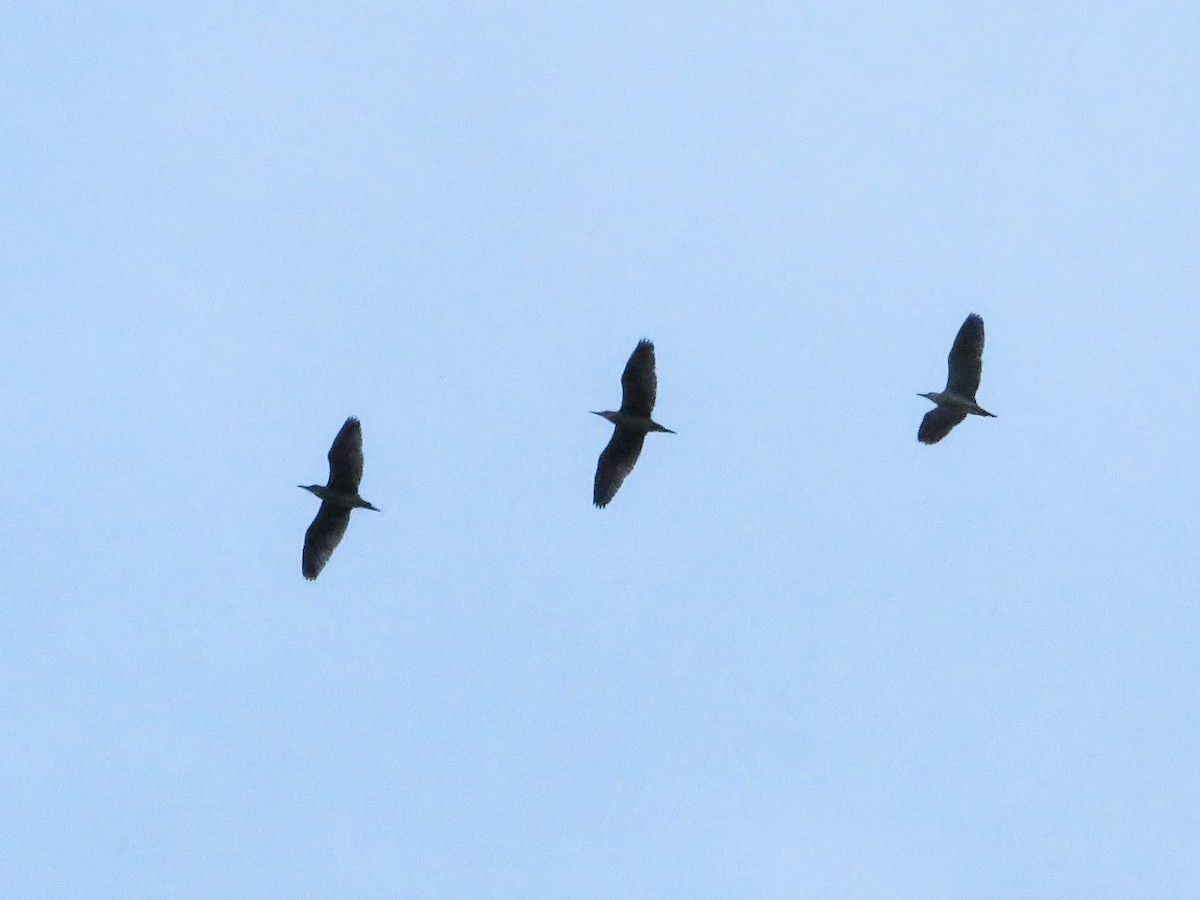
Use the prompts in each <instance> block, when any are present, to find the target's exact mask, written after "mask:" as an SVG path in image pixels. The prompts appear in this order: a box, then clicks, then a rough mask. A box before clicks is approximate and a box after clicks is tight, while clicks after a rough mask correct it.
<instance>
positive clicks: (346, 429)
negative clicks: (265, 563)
mask: <svg viewBox="0 0 1200 900" xmlns="http://www.w3.org/2000/svg"><path fill="white" fill-rule="evenodd" d="M362 473H363V453H362V423H360V422H359V421H358V419H356V418H354V416H351V417H350V418H348V419H347V420H346V421H345V423H344V424H343V425H342V427H341V430H340V431H338V433H337V437H335V438H334V439H333V445H332V446H331V447H330V448H329V481H328V483H327V484H324V485H320V484H300V485H297V487H301V488H304V490H306V491H311V492H312V493H314V494H316V495H317V496H318V497H320V498H321V508H320V509H319V510H317V517H316V518H315V519H313V521H312V524H311V525H309V526H308V531H306V532H305V534H304V555H303V557H302V560H301V571H303V572H304V577H305V578H307V579H308V580H309V581H312V580H313V579H314V578H316V577H317V576H318V575H320V574H321V570H322V569H323V568H325V563H327V562H329V557H330V556H332V555H333V551H334V549H335V548H336V547H337V545H338V544H339V543H341V540H342V535H344V534H345V533H346V526H347V525H349V524H350V510H352V509H373V510H375V511H376V512H379V509H378V507H375V506H372V505H371V504H370V503H368V502H367V501H366V500H364V499H363V498H362V497H360V496H359V495H358V483H359V482H360V481H362Z"/></svg>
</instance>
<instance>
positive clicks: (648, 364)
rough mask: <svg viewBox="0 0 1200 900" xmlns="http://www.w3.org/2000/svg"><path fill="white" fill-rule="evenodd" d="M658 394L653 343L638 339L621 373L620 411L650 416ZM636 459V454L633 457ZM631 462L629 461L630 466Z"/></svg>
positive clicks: (632, 414)
mask: <svg viewBox="0 0 1200 900" xmlns="http://www.w3.org/2000/svg"><path fill="white" fill-rule="evenodd" d="M657 395H658V378H657V377H655V374H654V344H652V343H650V341H647V340H642V341H638V345H637V346H636V347H634V348H633V353H632V354H630V356H629V362H627V363H625V372H624V373H623V374H622V375H621V412H623V413H626V414H627V415H631V416H640V417H642V418H645V419H648V418H650V413H651V412H652V411H653V410H654V400H655V397H656V396H657ZM633 458H634V459H635V460H636V459H637V455H636V454H634V457H633ZM632 466H633V463H630V467H632Z"/></svg>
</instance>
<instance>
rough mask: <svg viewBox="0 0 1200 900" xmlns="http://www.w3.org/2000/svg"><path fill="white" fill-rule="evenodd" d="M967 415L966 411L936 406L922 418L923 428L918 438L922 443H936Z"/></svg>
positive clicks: (918, 433)
mask: <svg viewBox="0 0 1200 900" xmlns="http://www.w3.org/2000/svg"><path fill="white" fill-rule="evenodd" d="M966 417H967V414H966V413H965V412H959V411H958V410H956V409H949V408H947V407H945V406H936V407H934V408H933V409H931V410H930V411H929V412H927V413H925V418H923V419H922V420H921V428H920V430H919V431H917V440H918V441H920V442H921V443H922V444H936V443H937V442H938V441H940V440H941V439H942V438H944V437H945V436H946V435H948V434H949V433H950V429H951V428H953V427H954V426H955V425H957V424H958V423H959V422H961V421H962V420H963V419H965V418H966Z"/></svg>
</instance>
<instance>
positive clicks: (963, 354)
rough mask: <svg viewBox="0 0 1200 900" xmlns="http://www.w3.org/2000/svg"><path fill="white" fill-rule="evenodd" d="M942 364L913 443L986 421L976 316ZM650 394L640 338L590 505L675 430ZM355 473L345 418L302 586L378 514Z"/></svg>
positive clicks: (353, 426)
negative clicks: (361, 512)
mask: <svg viewBox="0 0 1200 900" xmlns="http://www.w3.org/2000/svg"><path fill="white" fill-rule="evenodd" d="M946 365H947V369H948V374H947V377H946V388H945V390H942V391H930V392H929V393H927V394H918V395H917V396H918V397H927V398H928V399H930V400H932V401H933V402H934V403H935V404H936V406H934V408H933V409H931V410H930V411H929V412H927V413H926V414H925V417H924V418H923V419H922V420H921V427H920V429H918V431H917V440H919V441H920V442H921V443H922V444H936V443H937V442H938V441H940V440H941V439H942V438H944V437H945V436H946V435H948V434H949V433H950V430H951V429H952V428H954V426H955V425H957V424H958V423H959V422H961V421H963V420H964V419H965V418H966V417H967V416H968V415H973V416H992V413H990V412H988V411H987V410H986V409H984V408H983V407H981V406H980V405H979V404H978V403H976V402H975V392H976V391H977V390H979V378H980V375H981V374H982V373H983V319H981V318H980V317H979V316H977V315H975V313H971V314H970V315H969V316H967V318H966V321H965V322H963V323H962V327H960V328H959V329H958V335H957V336H956V337H955V338H954V345H953V346H952V347H951V348H950V355H949V356H948V357H947V358H946ZM657 396H658V377H657V375H656V374H655V371H654V344H652V343H651V342H650V341H647V340H642V341H639V342H638V345H637V346H636V347H634V349H633V353H632V354H631V355H630V357H629V362H627V363H625V371H624V372H623V373H622V374H621V408H620V409H615V410H614V409H607V410H604V411H602V412H595V411H594V410H593V412H594V414H595V415H597V416H603V417H604V418H605V419H607V420H608V421H609V422H612V424H613V435H612V438H611V439H610V440H609V442H608V446H606V447H605V448H604V451H603V452H602V453H601V454H600V461H599V462H598V463H597V464H596V480H595V482H594V484H593V486H592V502H593V503H594V504H595V505H596V506H597V507H598V508H601V509H602V508H604V507H605V506H608V504H609V503H610V502H611V501H612V498H613V497H615V496H616V493H617V490H618V489H619V488H620V487H621V484H622V482H624V481H625V479H626V478H627V477H628V476H629V473H630V472H632V471H633V467H634V464H635V463H637V460H638V456H639V455H641V452H642V444H643V443H644V442H645V440H646V435H647V434H649V433H650V432H651V431H665V432H666V433H667V434H674V433H675V432H673V431H672V430H671V429H670V428H664V427H663V426H662V425H659V424H658V423H657V422H655V421H654V420H653V419H652V418H650V414H651V413H652V412H653V411H654V401H655V399H656V398H657ZM992 417H993V418H995V417H994V416H992ZM362 474H363V453H362V424H361V423H360V422H359V421H358V419H356V418H354V417H353V416H351V417H350V418H348V419H347V420H346V422H345V424H343V425H342V428H341V430H340V431H339V432H338V433H337V437H335V438H334V439H333V446H331V447H330V448H329V480H328V481H327V482H326V483H325V484H324V485H320V484H302V485H300V487H302V488H304V490H306V491H312V493H314V494H316V495H317V496H318V497H320V498H321V508H320V509H319V510H317V517H316V518H315V519H313V521H312V524H311V525H309V526H308V531H307V532H306V533H305V535H304V553H303V557H302V561H301V570H302V571H303V572H304V577H305V578H307V579H309V580H310V581H311V580H312V579H314V578H316V577H317V576H318V575H320V574H321V570H322V569H323V568H325V563H327V562H329V557H330V556H332V555H333V551H334V549H335V548H336V547H337V545H338V544H339V543H340V542H341V540H342V536H343V535H344V534H345V533H346V526H347V525H349V524H350V512H351V510H355V509H374V510H375V511H376V512H378V511H379V510H378V508H377V507H375V506H372V505H371V504H370V503H368V502H367V501H366V500H364V499H363V498H362V497H360V496H359V493H358V485H359V482H361V481H362Z"/></svg>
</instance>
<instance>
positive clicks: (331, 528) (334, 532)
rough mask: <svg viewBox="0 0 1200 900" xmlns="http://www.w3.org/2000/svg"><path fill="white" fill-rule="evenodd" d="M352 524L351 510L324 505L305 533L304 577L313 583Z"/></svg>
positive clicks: (330, 504)
mask: <svg viewBox="0 0 1200 900" xmlns="http://www.w3.org/2000/svg"><path fill="white" fill-rule="evenodd" d="M349 524H350V510H348V509H346V508H345V507H341V506H334V505H333V504H332V503H322V504H321V508H320V509H319V510H317V517H316V518H315V519H313V521H312V524H311V525H309V526H308V531H306V532H305V533H304V558H303V563H302V565H301V568H302V570H303V571H304V577H305V578H307V579H308V580H309V581H312V580H313V579H314V578H316V577H317V576H318V575H320V574H321V570H322V569H323V568H325V563H327V562H329V557H331V556H332V555H333V551H334V549H335V548H336V547H337V545H338V544H339V543H341V540H342V535H344V534H345V533H346V526H347V525H349Z"/></svg>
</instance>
